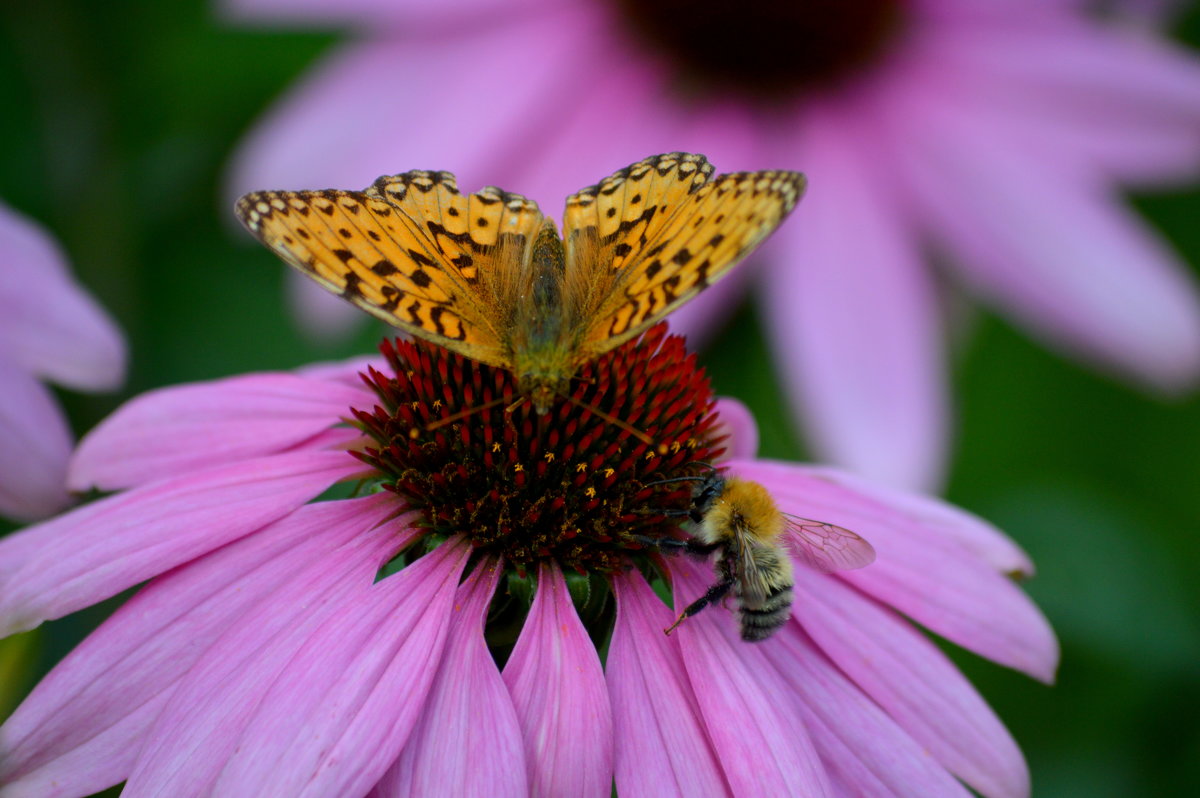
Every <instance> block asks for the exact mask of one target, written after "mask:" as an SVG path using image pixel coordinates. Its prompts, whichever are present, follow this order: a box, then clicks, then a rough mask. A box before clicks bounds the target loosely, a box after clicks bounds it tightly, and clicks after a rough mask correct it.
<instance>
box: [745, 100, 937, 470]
mask: <svg viewBox="0 0 1200 798" xmlns="http://www.w3.org/2000/svg"><path fill="white" fill-rule="evenodd" d="M870 124H872V123H871V120H870V119H866V118H855V117H854V116H853V115H852V114H849V113H845V114H839V113H833V112H826V113H821V114H817V115H814V116H813V118H812V120H811V121H810V123H809V125H808V127H807V130H806V132H807V134H808V135H807V138H806V139H805V140H804V141H803V142H802V146H803V149H802V151H803V153H804V155H805V169H806V170H808V171H810V175H809V179H810V181H811V183H810V187H809V191H808V195H807V196H806V197H805V199H804V202H803V204H802V206H801V207H800V208H799V209H798V210H797V213H796V218H794V219H790V220H789V221H788V222H787V223H786V224H785V225H784V226H783V228H782V229H781V230H780V232H779V234H778V244H779V251H780V252H781V253H786V261H785V262H783V263H780V264H779V265H778V266H777V267H776V268H775V269H773V270H772V272H771V274H770V276H769V280H768V282H767V283H766V288H767V290H766V291H765V296H764V300H765V302H766V308H767V312H768V320H769V322H770V330H771V335H772V337H773V338H774V340H775V346H774V350H775V352H776V353H777V356H778V358H779V361H780V370H781V372H782V374H783V376H784V379H785V380H786V383H787V385H788V387H789V388H790V390H791V394H792V397H793V400H794V401H795V402H796V403H797V404H798V406H799V409H800V410H802V411H803V412H801V413H799V414H798V421H799V422H800V423H802V424H804V427H805V430H806V435H807V438H808V440H810V441H811V443H812V445H813V447H814V448H815V449H816V450H817V452H818V453H819V454H820V456H821V457H822V458H823V459H828V460H830V461H832V462H834V463H836V464H839V465H842V466H845V467H847V468H850V469H851V470H854V471H858V472H860V473H863V474H865V475H867V476H869V477H871V478H872V479H875V480H879V481H882V482H887V483H890V484H894V485H901V486H904V487H910V488H929V487H932V486H934V485H937V484H938V483H939V482H940V481H941V479H942V471H943V468H944V459H945V454H946V453H945V449H946V426H947V414H948V411H947V407H946V404H947V403H946V397H945V396H944V385H943V380H942V368H943V364H942V359H941V351H940V350H941V344H940V342H939V340H938V338H939V335H940V330H939V329H938V323H937V318H938V309H937V306H936V302H935V296H934V290H933V286H932V284H931V283H930V280H929V275H928V273H927V271H926V270H925V268H924V264H923V263H922V262H921V259H920V257H919V253H918V251H917V245H916V243H915V242H914V241H913V240H911V238H910V236H909V235H908V232H907V229H906V225H905V222H904V219H903V218H902V214H901V212H900V210H899V208H898V207H896V206H894V205H893V203H892V201H891V197H890V195H889V187H888V185H887V184H886V181H885V180H883V179H882V178H881V175H880V174H879V170H878V169H875V168H873V166H872V160H871V158H872V153H873V149H872V147H873V145H872V144H871V141H870V137H869V136H864V137H863V139H861V140H860V141H856V140H855V139H854V138H851V137H847V135H846V131H847V130H855V129H857V128H863V127H866V126H869V125H870ZM856 145H858V146H856ZM782 257H783V256H782V255H781V258H782Z"/></svg>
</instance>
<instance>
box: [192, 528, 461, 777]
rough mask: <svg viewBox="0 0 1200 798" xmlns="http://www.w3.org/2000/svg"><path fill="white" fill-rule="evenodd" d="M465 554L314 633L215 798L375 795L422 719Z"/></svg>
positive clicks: (423, 567) (407, 575)
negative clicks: (234, 797)
mask: <svg viewBox="0 0 1200 798" xmlns="http://www.w3.org/2000/svg"><path fill="white" fill-rule="evenodd" d="M469 553H470V552H469V548H468V547H467V546H465V545H462V544H461V543H456V542H450V543H448V544H447V545H445V546H443V547H440V548H439V549H438V550H435V551H434V552H432V553H431V554H429V555H427V556H425V557H422V558H421V559H420V560H418V561H417V562H416V563H414V564H412V565H410V566H408V567H407V568H405V569H404V570H403V571H401V572H400V573H399V574H396V575H395V576H393V577H391V578H390V579H385V580H384V581H383V582H380V583H379V584H378V585H376V586H373V587H372V588H371V589H369V590H367V591H365V592H362V593H360V595H359V596H358V597H357V600H356V601H354V602H353V603H351V604H350V605H349V606H347V607H346V609H345V611H344V612H343V613H342V614H341V617H335V618H331V619H330V620H329V622H328V623H326V624H325V625H324V626H322V627H321V628H320V629H318V630H317V632H316V634H314V635H313V636H312V637H311V638H309V640H307V641H306V642H305V644H304V646H303V648H302V649H301V650H300V651H299V652H297V654H296V656H295V657H293V658H292V659H291V661H290V662H288V664H287V667H286V670H284V671H283V672H282V673H281V674H280V677H279V679H277V680H276V681H275V683H274V684H273V685H271V688H270V689H269V690H268V691H267V692H266V693H265V694H264V695H263V697H262V700H261V703H260V704H259V706H258V708H257V710H256V712H255V715H254V717H253V718H252V719H251V720H250V722H249V723H248V724H247V726H246V729H245V731H244V732H243V735H242V738H241V740H240V742H239V744H238V747H237V748H236V749H235V751H234V753H233V755H232V756H231V757H230V759H229V762H228V763H227V764H226V765H225V769H224V770H223V771H222V773H221V776H220V778H218V779H217V782H216V784H215V786H214V788H213V791H214V792H215V793H216V794H218V795H235V794H236V795H265V794H267V793H268V792H275V793H277V794H279V795H295V796H300V797H301V798H305V797H311V796H341V795H362V794H365V793H366V792H367V791H368V790H370V788H371V787H372V786H373V785H374V784H375V783H376V782H378V781H379V779H380V777H381V776H382V775H383V774H384V772H385V771H386V770H387V768H388V766H389V765H390V764H391V763H392V762H393V761H395V759H396V756H397V755H398V754H399V753H400V751H401V748H402V746H403V745H404V743H405V741H406V740H407V739H408V737H409V734H410V733H411V731H412V728H413V726H414V725H415V724H416V722H417V719H418V718H419V717H420V715H421V710H422V708H423V706H424V704H425V701H426V699H427V697H428V693H429V687H430V684H431V683H432V681H433V677H434V674H435V673H436V671H437V663H438V662H439V660H440V659H441V655H442V646H443V644H444V643H445V640H446V633H447V631H448V627H449V623H448V621H449V615H450V610H451V606H452V603H453V600H454V593H455V588H456V587H457V585H458V577H459V574H460V573H461V572H462V569H463V566H464V565H466V562H467V556H468V554H469Z"/></svg>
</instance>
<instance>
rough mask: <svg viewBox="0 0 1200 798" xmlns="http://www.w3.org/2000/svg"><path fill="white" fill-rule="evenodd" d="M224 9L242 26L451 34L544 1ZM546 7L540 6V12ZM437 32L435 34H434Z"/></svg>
mask: <svg viewBox="0 0 1200 798" xmlns="http://www.w3.org/2000/svg"><path fill="white" fill-rule="evenodd" d="M219 5H220V6H221V10H222V11H223V13H224V15H225V16H226V17H227V18H228V19H231V20H234V21H238V22H242V21H244V22H250V23H254V22H268V23H271V24H272V26H273V27H274V26H275V25H293V26H296V27H301V26H304V27H308V26H318V25H319V26H322V27H324V26H329V25H354V26H356V27H359V28H362V29H363V30H365V31H369V32H378V31H379V29H380V28H381V27H387V28H395V29H397V30H400V31H409V30H416V31H422V30H423V31H424V33H426V35H428V34H429V33H430V32H434V31H436V32H441V33H443V34H444V33H446V32H448V31H453V30H454V29H455V28H458V29H463V28H467V29H469V28H470V26H472V25H478V24H480V21H481V20H486V21H487V23H488V24H489V25H497V26H502V25H503V24H504V22H506V21H508V20H509V19H511V18H512V17H513V16H515V15H520V14H524V13H528V12H529V11H530V10H533V9H537V10H539V11H542V12H544V11H545V10H546V6H545V4H544V3H537V2H535V0H442V1H441V2H438V3H422V2H395V1H394V0H345V1H344V2H338V3H329V2H325V1H324V0H221V2H220V4H219ZM539 6H541V8H538V7H539ZM430 29H432V31H431V30H430Z"/></svg>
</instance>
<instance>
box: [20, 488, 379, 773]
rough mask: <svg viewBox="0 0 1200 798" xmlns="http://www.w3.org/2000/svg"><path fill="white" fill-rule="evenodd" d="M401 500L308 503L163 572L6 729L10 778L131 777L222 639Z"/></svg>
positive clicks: (320, 574)
mask: <svg viewBox="0 0 1200 798" xmlns="http://www.w3.org/2000/svg"><path fill="white" fill-rule="evenodd" d="M394 502H395V499H394V497H390V496H386V495H374V496H369V497H366V498H363V499H351V500H347V501H335V502H322V503H320V504H313V505H307V506H305V507H301V508H300V509H299V510H297V511H296V512H294V513H292V514H291V515H288V516H285V517H284V518H282V519H280V520H279V521H278V522H276V523H275V524H272V525H271V526H268V527H266V528H264V529H262V530H260V531H259V532H257V533H255V534H252V535H247V536H246V537H244V538H242V539H240V540H238V541H235V542H233V543H230V544H228V545H227V546H224V547H222V548H220V549H217V550H216V551H214V552H212V553H211V554H208V555H206V556H205V557H203V558H200V559H198V560H195V561H193V562H191V563H188V564H187V565H185V566H183V567H181V568H179V569H176V570H174V571H172V572H170V573H168V574H165V575H164V576H161V577H159V578H157V579H155V580H154V581H153V582H151V583H150V584H149V585H147V586H146V587H145V588H144V589H142V590H141V591H139V592H138V593H137V594H136V595H135V596H134V597H133V598H132V599H130V600H129V601H127V602H126V603H125V604H124V605H123V606H122V607H121V608H120V609H118V610H117V612H116V613H114V614H113V615H112V617H110V618H109V619H108V620H107V621H105V622H104V624H102V625H101V626H100V628H99V629H97V630H96V631H95V632H93V633H92V634H91V635H89V636H88V637H87V638H86V639H85V640H84V641H83V643H81V644H80V645H79V646H78V647H77V648H76V649H75V650H74V651H72V652H71V653H70V654H69V655H68V656H67V657H66V659H64V660H63V661H62V662H60V663H59V664H58V665H57V666H56V667H55V668H54V670H52V671H51V672H50V674H49V675H47V676H46V677H45V678H44V679H43V680H42V681H41V682H40V683H39V684H38V686H37V687H36V688H35V689H34V691H33V693H32V694H31V695H30V696H29V697H28V698H27V699H26V700H25V702H24V703H22V704H21V706H20V707H18V708H17V710H16V711H15V712H14V713H13V714H12V716H11V717H10V718H9V719H8V720H7V721H6V722H5V724H4V726H3V727H0V783H4V784H7V785H9V787H10V788H12V789H16V788H17V787H18V786H20V787H21V788H22V789H25V790H26V791H28V792H29V793H31V794H43V791H47V792H48V791H49V790H50V788H51V786H52V785H53V786H55V787H57V788H58V789H59V790H61V791H64V792H67V793H71V794H90V793H93V792H97V791H99V790H102V789H104V788H105V787H108V786H110V785H111V784H115V783H117V782H119V781H122V780H124V779H125V778H126V777H127V776H128V775H129V772H130V770H131V769H132V766H133V762H134V759H135V756H136V754H137V751H138V747H139V745H140V742H141V740H142V738H143V736H144V735H145V733H146V731H147V730H148V729H149V728H150V725H151V724H152V723H153V722H154V719H155V718H156V717H157V716H158V714H159V712H160V711H161V710H162V708H163V706H164V704H165V703H166V701H167V699H168V698H169V697H170V695H171V693H172V691H173V690H174V688H175V685H176V683H177V682H178V680H179V679H180V677H181V676H182V675H183V674H185V673H186V672H187V671H188V670H189V669H190V668H191V667H192V665H193V664H195V663H196V662H197V661H198V660H200V659H202V658H203V657H204V656H206V654H207V652H208V650H209V648H210V646H212V644H213V643H214V641H216V640H217V639H218V638H219V637H220V636H221V635H222V634H224V633H225V631H226V630H227V629H228V628H229V627H230V626H231V625H235V624H236V623H237V622H238V621H240V620H241V618H242V616H243V615H245V614H246V613H248V612H251V611H252V610H253V609H254V608H255V607H256V606H257V605H258V604H259V603H261V602H263V601H264V600H267V601H274V600H275V599H274V596H273V594H275V593H276V591H279V590H281V589H282V588H284V586H291V587H290V588H289V589H291V590H295V587H296V586H298V585H304V586H306V587H309V586H311V580H312V578H324V575H325V574H327V573H328V572H329V571H330V568H329V565H328V560H329V558H331V557H334V558H336V557H337V556H338V554H337V552H338V549H339V548H342V547H346V546H350V547H353V548H362V547H363V546H364V544H365V542H366V540H367V538H368V536H371V535H373V536H374V537H375V538H376V539H379V538H384V537H385V536H384V535H381V534H380V533H379V532H377V531H373V529H372V528H373V527H374V526H375V525H376V524H377V523H378V522H379V521H380V520H382V519H384V518H387V517H388V515H389V514H390V508H391V507H392V506H393V505H394ZM358 538H361V540H356V539H358ZM385 542H386V541H385ZM392 545H394V544H392ZM376 556H378V555H376ZM306 569H307V570H308V571H309V572H311V574H312V575H311V576H310V577H305V576H304V574H305V570H306ZM296 603H297V606H299V607H303V606H304V605H305V602H304V601H300V600H298V601H297V602H296ZM264 629H265V627H259V629H258V631H260V632H263V631H264Z"/></svg>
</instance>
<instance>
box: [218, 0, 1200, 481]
mask: <svg viewBox="0 0 1200 798" xmlns="http://www.w3.org/2000/svg"><path fill="white" fill-rule="evenodd" d="M1082 5H1083V4H1081V3H1068V2H1056V3H1046V2H1042V0H1014V2H1007V3H978V2H974V0H912V1H911V2H899V0H856V1H855V2H851V3H846V2H836V3H835V2H814V3H794V4H784V3H773V2H767V1H766V0H760V1H756V2H746V3H736V4H729V3H715V2H713V3H709V2H700V3H672V2H648V3H634V2H622V1H621V0H609V1H607V2H606V1H605V0H590V1H588V0H577V1H576V2H540V1H537V0H517V2H499V0H457V1H456V2H445V3H418V2H396V1H395V0H388V2H377V1H376V0H355V1H354V2H341V3H332V4H331V3H315V2H310V1H309V0H226V1H225V3H224V6H225V8H226V11H227V14H228V15H229V16H230V17H232V18H235V19H238V20H242V21H252V22H254V23H259V24H261V23H272V24H292V25H323V26H330V25H342V26H345V27H347V28H348V29H356V30H358V31H361V35H360V36H357V37H355V38H353V39H352V40H351V41H350V42H348V43H346V44H344V45H342V46H341V47H340V49H338V50H337V51H336V52H334V53H333V54H332V55H330V56H329V57H328V58H327V59H325V60H323V61H322V62H320V63H319V64H318V65H317V66H316V67H315V68H314V69H313V71H312V72H311V74H309V75H308V76H307V77H306V78H305V79H304V80H303V81H302V82H301V83H300V84H299V85H298V86H296V87H295V88H294V89H293V90H292V91H290V92H289V93H288V94H287V95H286V96H285V97H284V98H283V99H282V100H281V101H280V102H279V103H278V104H277V106H276V107H275V108H273V109H272V110H271V111H270V112H269V113H268V114H267V115H266V117H265V118H264V119H263V120H262V121H261V123H260V124H259V125H258V126H257V127H256V128H255V129H254V130H253V131H251V133H250V134H249V136H248V137H247V139H246V141H245V143H244V145H243V146H242V148H241V150H240V151H239V152H238V154H237V156H236V158H235V161H234V166H233V171H232V177H231V180H230V183H231V186H230V187H231V189H232V193H234V194H237V193H241V192H242V191H245V190H253V189H263V188H318V187H325V186H335V187H349V188H357V187H360V186H365V185H368V184H369V183H370V182H371V181H372V180H373V179H374V178H375V177H376V176H378V175H379V174H380V173H381V172H383V173H386V172H396V171H403V170H407V169H411V168H436V169H450V170H452V171H455V172H457V173H458V175H459V178H460V184H461V185H463V186H464V187H467V188H476V187H478V186H482V185H484V184H488V183H492V184H497V185H501V186H503V187H505V188H507V189H509V190H513V191H519V192H521V193H523V194H526V195H529V196H531V197H533V198H535V199H537V200H539V201H540V202H541V203H542V205H543V207H544V208H547V209H549V210H551V212H553V209H554V208H556V207H558V205H559V203H560V202H561V201H562V198H563V197H564V196H565V195H566V194H568V193H570V192H571V191H574V190H576V189H578V188H580V187H582V186H585V185H589V184H591V183H593V182H595V181H596V180H597V179H599V178H600V177H601V176H603V175H606V174H609V173H610V172H611V171H612V170H613V169H615V168H617V167H620V166H623V165H624V164H627V163H631V162H633V161H635V160H637V159H639V158H642V157H644V156H646V155H650V154H652V153H657V152H668V151H673V150H690V151H695V152H702V153H704V154H706V155H708V156H709V158H710V159H711V160H712V161H713V162H714V163H715V164H716V165H717V166H718V167H719V169H721V170H722V171H725V170H738V169H761V168H783V169H799V170H802V171H805V172H807V173H808V175H809V177H810V180H811V184H810V191H809V194H808V198H807V199H806V200H805V203H804V207H803V209H802V210H801V212H800V213H798V214H797V216H796V218H795V219H793V220H792V221H791V222H789V224H787V225H785V227H784V228H783V229H782V231H781V232H780V233H779V235H778V236H776V237H775V239H774V241H773V242H772V244H771V245H770V246H768V247H767V248H765V249H764V254H763V256H762V258H761V260H762V261H763V262H764V263H765V264H769V268H767V269H764V270H763V271H761V273H759V274H758V282H759V284H760V286H761V288H762V290H761V294H762V297H763V302H762V310H763V314H764V324H765V326H766V332H767V334H768V335H769V338H770V340H771V342H772V345H773V348H774V351H775V353H776V360H777V362H778V364H779V366H780V372H781V374H782V375H783V380H784V382H785V385H786V388H787V390H788V392H789V393H790V395H791V398H792V400H793V406H794V407H795V409H796V413H797V418H798V419H799V420H800V422H801V423H802V425H803V428H804V430H805V431H806V433H807V439H808V441H809V442H810V443H811V445H812V447H813V448H814V450H815V451H816V453H817V454H818V455H820V456H821V457H822V458H824V459H828V460H830V461H832V462H834V463H837V464H840V465H844V466H848V467H850V468H853V469H855V470H857V471H859V472H861V473H864V474H866V475H869V476H871V477H873V478H875V479H879V480H882V481H885V482H890V483H893V484H897V485H901V486H908V487H921V488H929V487H932V486H936V485H937V484H938V483H939V481H940V479H941V477H942V474H943V470H944V467H945V463H944V461H945V457H946V447H947V438H948V412H947V405H948V400H947V396H946V385H945V376H944V375H945V371H946V364H945V362H944V351H943V350H944V343H943V339H944V337H945V331H944V329H943V327H944V320H943V318H942V310H943V308H942V302H941V300H942V298H943V295H942V291H941V288H942V283H943V282H946V283H951V284H954V285H955V286H961V287H962V288H964V289H966V290H967V291H969V292H971V293H972V294H973V295H974V296H976V297H977V298H978V299H979V300H980V301H981V302H982V303H984V304H986V305H988V306H990V307H992V308H994V309H996V310H997V311H1000V312H1003V313H1005V314H1006V315H1007V316H1008V317H1010V318H1011V319H1012V320H1013V321H1014V322H1015V323H1017V324H1019V325H1020V326H1022V327H1023V328H1025V329H1026V330H1028V331H1029V332H1030V333H1032V334H1034V335H1037V336H1038V337H1040V338H1042V339H1044V340H1045V341H1046V342H1047V343H1048V344H1050V345H1051V346H1054V347H1055V348H1058V349H1060V350H1062V351H1064V352H1068V353H1071V354H1074V355H1078V356H1080V357H1082V358H1084V359H1086V360H1089V361H1091V362H1093V363H1095V364H1097V365H1099V366H1101V367H1103V368H1105V369H1108V370H1113V371H1116V372H1119V373H1121V374H1123V375H1125V376H1127V377H1128V378H1130V379H1132V380H1133V381H1135V382H1137V383H1139V384H1142V385H1144V386H1146V387H1148V388H1151V389H1154V390H1158V391H1164V392H1175V391H1181V390H1183V389H1186V388H1188V387H1190V386H1191V385H1192V383H1193V382H1194V380H1195V378H1196V376H1197V373H1198V372H1200V308H1198V304H1197V294H1196V289H1195V285H1194V282H1193V280H1192V279H1191V278H1190V276H1189V275H1188V272H1187V269H1186V268H1185V267H1184V265H1183V264H1181V263H1179V261H1178V259H1177V258H1176V257H1175V255H1174V254H1173V253H1172V252H1171V251H1170V249H1169V248H1168V247H1166V246H1165V245H1164V244H1163V242H1162V241H1161V240H1160V239H1159V237H1158V236H1157V235H1155V234H1154V233H1153V232H1152V231H1151V230H1150V229H1149V228H1148V227H1147V226H1146V225H1145V224H1144V223H1143V222H1142V221H1141V220H1139V219H1138V218H1137V216H1136V214H1134V213H1132V212H1131V211H1130V210H1129V209H1128V208H1126V207H1125V205H1124V203H1123V202H1122V200H1121V199H1120V197H1119V195H1118V193H1117V190H1118V187H1120V186H1126V185H1138V186H1147V185H1154V184H1159V183H1162V182H1164V181H1173V180H1179V179H1180V178H1181V177H1183V176H1185V175H1189V176H1190V175H1192V174H1194V173H1195V168H1196V166H1197V164H1198V162H1200V65H1198V64H1197V61H1196V60H1195V59H1194V58H1193V57H1192V56H1190V55H1189V54H1186V53H1184V52H1181V51H1179V50H1178V49H1176V48H1174V47H1173V46H1172V45H1170V44H1168V43H1167V42H1165V41H1162V40H1160V39H1156V38H1153V37H1151V36H1148V35H1145V34H1144V33H1142V32H1138V31H1134V30H1132V29H1131V28H1128V27H1124V26H1120V25H1118V24H1116V23H1110V24H1105V23H1103V22H1102V21H1100V20H1097V19H1093V18H1091V17H1088V16H1087V15H1085V14H1084V13H1083V12H1082V11H1081V10H1080V8H1081V6H1082ZM935 255H936V262H937V264H938V265H939V266H944V268H939V269H936V270H935V269H934V268H932V266H933V264H934V261H935ZM741 272H742V276H743V278H745V277H746V276H747V275H749V274H750V272H749V271H748V270H747V269H742V270H741ZM747 282H748V281H747V280H746V279H742V280H741V281H739V280H731V281H727V283H732V284H731V285H725V286H722V287H721V288H718V289H716V290H714V291H710V292H708V295H706V297H704V298H702V299H700V300H698V301H697V302H695V303H692V305H691V306H689V308H688V309H687V310H685V311H684V312H683V313H682V317H683V325H684V329H685V330H688V331H690V332H701V331H703V330H704V329H705V328H710V327H712V326H713V325H715V324H716V323H717V322H718V321H719V320H721V319H723V318H725V317H726V316H727V315H728V312H729V309H730V308H731V307H732V304H733V301H734V299H735V298H736V296H737V294H738V293H739V288H738V286H739V284H740V285H743V286H744V285H745V284H746V283H747ZM307 296H308V297H309V299H308V300H306V301H305V302H303V303H302V306H303V310H302V313H303V314H304V316H305V318H306V319H311V320H312V321H313V322H319V321H320V320H321V319H325V320H326V321H328V319H329V318H330V317H331V316H333V315H335V314H337V313H338V312H339V311H338V310H335V309H334V308H335V305H334V304H333V303H332V300H330V299H328V298H326V297H323V296H318V295H317V294H316V293H315V292H314V293H310V294H308V295H307Z"/></svg>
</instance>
